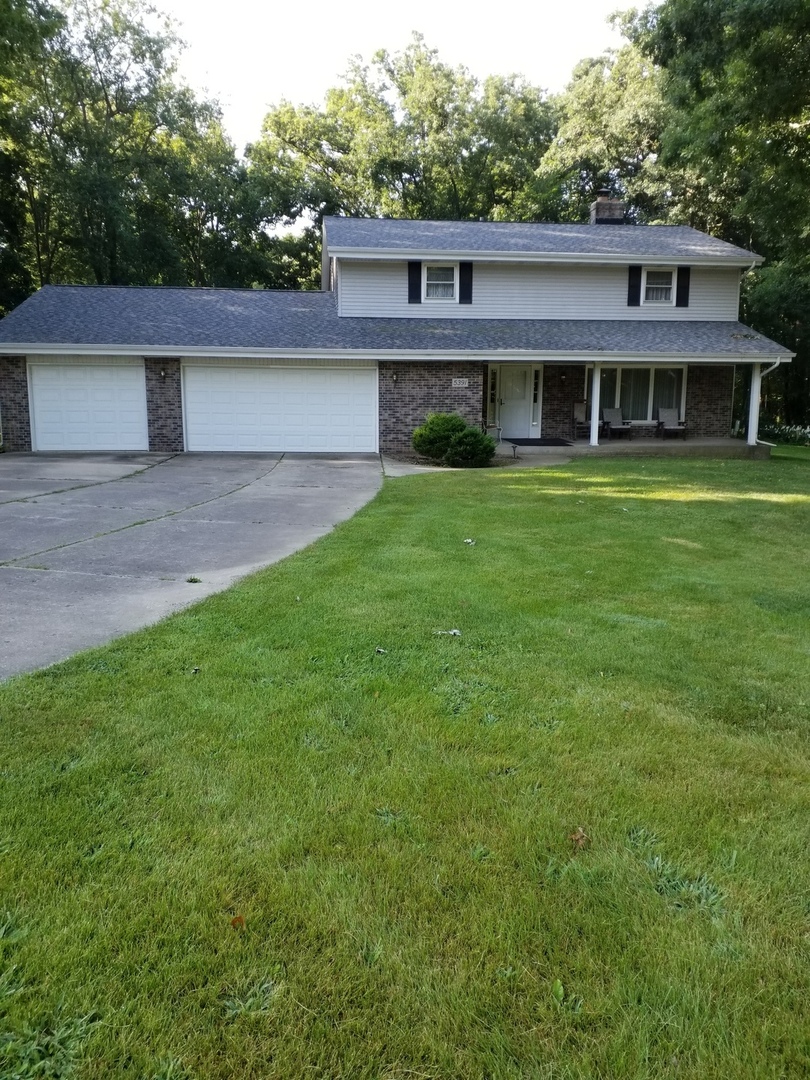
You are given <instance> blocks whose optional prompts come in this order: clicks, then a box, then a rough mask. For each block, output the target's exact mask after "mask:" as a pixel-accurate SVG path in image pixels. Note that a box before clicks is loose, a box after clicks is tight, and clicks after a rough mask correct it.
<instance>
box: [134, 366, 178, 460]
mask: <svg viewBox="0 0 810 1080" xmlns="http://www.w3.org/2000/svg"><path fill="white" fill-rule="evenodd" d="M144 370H145V373H146V419H147V425H148V428H149V449H150V450H152V451H156V452H159V453H162V454H181V453H182V452H183V450H184V449H185V440H184V438H183V389H182V379H181V373H180V361H179V360H153V359H151V358H147V359H145V360H144ZM161 372H162V374H161Z"/></svg>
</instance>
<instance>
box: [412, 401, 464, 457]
mask: <svg viewBox="0 0 810 1080" xmlns="http://www.w3.org/2000/svg"><path fill="white" fill-rule="evenodd" d="M466 430H467V421H466V420H465V419H464V418H463V417H462V416H459V415H458V413H428V414H427V419H426V420H425V422H424V424H422V426H421V427H418V428H417V429H416V431H414V433H413V437H412V442H413V448H414V450H415V451H416V452H417V454H424V455H425V457H429V458H433V459H434V460H435V461H442V460H443V458H444V455H445V454H446V453H447V451H448V449H449V448H450V443H451V441H452V440H453V437H454V436H455V435H460V434H461V432H462V431H466Z"/></svg>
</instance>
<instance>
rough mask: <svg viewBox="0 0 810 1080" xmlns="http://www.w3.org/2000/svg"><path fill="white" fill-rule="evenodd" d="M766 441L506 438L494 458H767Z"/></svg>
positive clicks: (541, 460) (539, 462)
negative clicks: (537, 441) (559, 442)
mask: <svg viewBox="0 0 810 1080" xmlns="http://www.w3.org/2000/svg"><path fill="white" fill-rule="evenodd" d="M770 454H771V448H770V446H769V445H768V444H767V443H758V444H757V445H755V446H749V445H748V443H747V442H745V440H744V439H733V438H730V437H725V438H696V439H633V440H632V441H630V440H628V441H625V440H623V439H622V440H618V439H614V440H611V441H604V442H601V443H600V444H599V445H598V446H591V445H590V443H589V442H588V440H587V439H577V440H572V441H571V442H570V445H568V446H517V447H513V444H512V443H510V442H509V440H508V439H503V440H502V441H501V442H500V443H498V445H497V448H496V451H495V455H496V457H507V458H514V459H515V460H516V461H522V462H523V463H524V464H531V463H532V462H533V463H534V464H537V465H542V464H545V463H546V462H549V463H550V462H551V461H560V460H566V461H567V460H570V459H571V458H573V457H701V458H748V459H751V458H768V457H770Z"/></svg>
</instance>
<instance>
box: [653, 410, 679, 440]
mask: <svg viewBox="0 0 810 1080" xmlns="http://www.w3.org/2000/svg"><path fill="white" fill-rule="evenodd" d="M655 434H656V435H660V436H661V438H662V439H665V438H666V437H667V435H680V437H681V438H682V439H685V438H686V421H685V420H679V419H678V410H677V409H659V410H658V426H657V427H656V429H655Z"/></svg>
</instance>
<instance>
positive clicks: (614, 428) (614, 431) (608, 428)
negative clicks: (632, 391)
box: [602, 409, 633, 440]
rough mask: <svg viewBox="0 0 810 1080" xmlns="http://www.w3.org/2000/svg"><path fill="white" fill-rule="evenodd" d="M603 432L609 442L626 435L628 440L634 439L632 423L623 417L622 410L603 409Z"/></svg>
mask: <svg viewBox="0 0 810 1080" xmlns="http://www.w3.org/2000/svg"><path fill="white" fill-rule="evenodd" d="M602 430H603V432H604V433H605V435H606V436H607V438H608V440H610V439H613V438H615V437H616V436H617V435H626V436H627V438H628V439H632V438H633V429H632V427H631V426H630V421H629V420H625V419H624V418H623V417H622V410H621V409H602Z"/></svg>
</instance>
